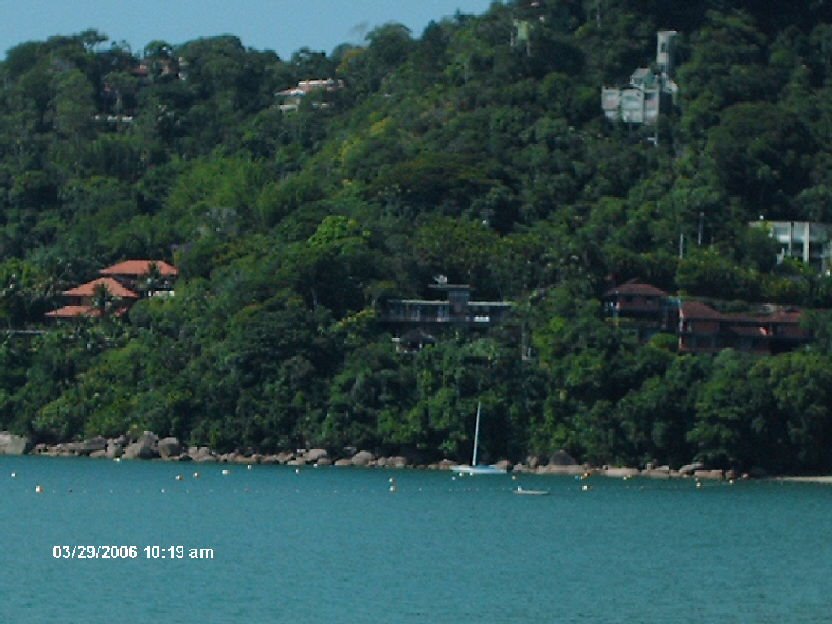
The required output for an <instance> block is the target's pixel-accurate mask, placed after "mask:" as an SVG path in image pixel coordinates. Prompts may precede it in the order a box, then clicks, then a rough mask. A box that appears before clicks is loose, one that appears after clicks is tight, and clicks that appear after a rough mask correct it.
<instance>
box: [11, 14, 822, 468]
mask: <svg viewBox="0 0 832 624" xmlns="http://www.w3.org/2000/svg"><path fill="white" fill-rule="evenodd" d="M769 4H770V3H766V2H758V1H754V0H741V1H740V0H731V1H729V0H685V1H684V2H665V1H662V0H617V1H615V2H609V1H605V0H540V1H539V2H534V3H530V2H528V1H527V0H523V1H511V2H506V3H504V4H496V3H495V4H494V5H493V6H492V8H491V10H490V11H488V12H487V13H486V14H484V15H482V16H467V15H457V16H455V17H454V18H452V19H446V20H442V21H439V22H436V23H432V24H430V25H429V26H428V27H427V28H426V29H425V31H424V32H423V33H411V32H409V31H408V30H407V29H406V28H404V27H402V26H400V25H397V24H388V25H385V26H382V27H379V28H377V29H375V30H374V31H372V32H371V33H370V34H369V35H368V36H367V39H366V43H365V45H362V46H350V45H343V46H341V47H338V48H336V49H335V50H334V51H333V52H332V54H330V55H326V54H323V53H318V52H314V51H310V50H307V49H303V50H300V51H298V52H297V53H295V54H294V55H293V56H292V57H291V58H290V59H280V58H278V57H277V56H276V55H275V54H274V53H272V52H268V51H258V50H252V49H248V48H246V47H245V45H244V43H245V42H241V41H239V40H238V39H236V38H234V37H219V38H207V39H199V40H195V41H190V42H186V43H181V44H178V43H177V44H173V43H169V42H163V41H154V42H151V43H149V44H148V45H147V46H146V48H145V49H144V50H142V51H131V50H129V49H126V48H125V47H122V46H120V45H119V44H117V43H113V42H111V41H110V40H109V39H108V38H107V37H106V36H105V35H103V34H100V33H98V32H95V31H89V32H85V33H81V34H79V35H77V36H73V37H54V38H50V39H49V40H47V41H42V42H29V43H24V44H21V45H18V46H16V47H14V48H12V49H11V50H9V51H8V52H7V55H6V58H5V60H4V61H3V62H2V64H0V136H1V137H2V139H1V140H0V249H1V250H2V256H0V258H1V259H2V261H1V262H0V286H2V293H0V319H2V322H3V325H4V327H5V328H6V329H8V330H22V329H46V330H47V331H46V332H45V333H42V334H28V333H25V334H24V333H19V332H18V331H9V332H7V333H6V334H3V338H2V344H0V429H2V428H5V429H9V430H11V431H15V432H18V433H26V434H28V435H29V436H31V437H32V438H33V439H34V440H36V441H45V442H56V441H61V440H71V439H76V438H82V437H88V436H93V435H99V434H100V435H104V436H112V435H118V434H121V433H124V432H128V431H129V432H136V431H138V432H140V431H142V430H144V429H150V430H153V431H155V432H156V433H158V434H160V435H175V436H178V437H179V438H180V439H181V440H184V441H188V442H191V443H193V444H208V445H210V446H212V447H214V448H217V449H226V450H228V449H233V448H240V449H246V448H247V449H258V450H262V451H272V450H276V449H283V448H295V447H308V446H323V447H327V448H331V449H339V448H342V447H344V446H345V445H351V446H355V447H360V448H370V449H376V450H379V451H382V452H389V453H417V452H418V453H420V454H422V455H423V456H426V457H430V458H438V457H441V456H447V457H452V458H457V459H464V458H467V454H468V453H469V449H470V443H471V437H472V435H473V430H472V429H473V417H474V413H475V411H476V405H477V402H478V401H481V402H482V407H483V413H484V414H487V415H488V417H487V418H485V419H484V424H483V434H482V447H483V448H484V452H485V454H486V457H485V459H489V458H490V459H491V460H496V459H498V458H500V457H507V458H511V459H515V460H517V459H523V458H524V457H526V455H528V454H540V455H544V456H545V455H548V454H550V453H552V452H554V451H556V450H557V449H561V448H563V449H566V450H567V451H568V452H570V453H571V454H573V455H574V456H575V457H577V458H578V459H580V460H582V461H589V462H597V463H616V462H622V463H629V464H634V465H638V464H642V463H644V462H647V461H658V462H660V463H670V464H672V465H678V464H680V463H686V462H688V461H690V460H692V459H694V458H697V459H701V460H703V461H705V462H707V463H709V464H711V465H713V466H714V467H736V468H742V469H749V468H751V467H761V468H765V469H767V470H771V471H780V472H800V471H819V470H827V471H828V470H832V454H830V452H829V448H830V445H832V413H831V412H830V410H831V409H832V396H830V394H832V324H830V321H829V319H828V315H827V314H826V313H825V312H823V311H822V310H823V309H824V308H828V307H830V306H832V278H830V277H828V276H823V275H818V272H817V271H816V270H814V269H812V268H810V267H807V266H803V265H801V264H800V263H799V262H796V261H786V262H784V263H781V264H777V263H776V261H775V259H776V251H777V246H776V244H775V243H774V241H772V240H771V239H770V238H769V237H768V235H767V234H766V232H765V231H764V230H763V229H753V228H749V227H748V223H749V222H751V221H755V220H758V219H759V218H760V216H763V217H764V218H765V219H783V220H807V221H819V222H827V223H828V222H832V166H830V165H832V143H830V135H831V134H832V3H830V2H827V1H826V0H805V1H799V2H798V1H796V2H786V3H777V8H776V10H772V9H770V8H769ZM515 20H521V21H525V22H526V23H527V24H530V25H531V26H530V28H529V31H528V33H529V38H528V41H527V42H523V44H522V45H516V44H517V42H516V40H515V35H516V30H515ZM662 29H672V30H677V31H679V33H680V35H679V38H678V39H679V45H678V55H677V56H678V58H677V60H676V63H677V70H676V73H675V81H676V83H677V84H678V85H679V93H678V98H677V106H676V108H675V109H674V110H673V111H672V112H670V113H669V114H663V115H662V116H661V118H660V122H659V124H658V127H657V128H656V129H655V134H656V136H657V138H658V140H657V141H655V140H653V141H651V140H648V139H649V138H651V137H654V129H653V128H649V129H648V128H640V127H637V126H627V125H624V124H614V123H610V122H609V121H607V120H606V119H605V118H604V115H603V113H602V111H601V106H600V93H601V87H602V86H603V85H615V84H621V83H625V82H626V81H627V80H628V78H629V76H630V74H631V72H632V71H633V70H634V69H635V68H636V67H639V66H643V65H646V64H648V63H649V62H650V61H651V60H652V59H653V58H654V57H655V49H656V31H657V30H662ZM108 34H109V35H110V36H112V37H113V38H114V39H117V38H118V35H119V33H108ZM513 43H514V44H515V45H513ZM325 78H333V79H335V80H342V81H343V87H342V88H339V89H334V90H332V91H322V92H320V93H318V94H317V95H313V96H310V97H307V98H305V99H304V100H303V102H302V103H301V104H300V106H299V108H298V109H297V110H281V108H280V107H279V105H280V104H281V103H282V100H281V97H280V96H278V95H276V94H277V93H278V92H280V91H283V90H286V89H289V88H291V87H293V86H295V85H296V84H297V83H298V81H301V80H307V79H325ZM700 232H701V235H700ZM680 237H682V238H683V240H685V241H686V245H685V250H684V254H683V257H682V258H680V255H679V241H680ZM697 243H699V244H697ZM127 258H158V259H162V260H166V261H168V262H171V263H173V264H175V265H176V266H177V267H178V268H179V270H180V278H179V280H178V282H177V284H176V294H175V297H173V298H170V299H153V298H149V299H143V300H141V301H139V302H138V303H137V304H136V305H135V306H133V308H132V309H131V310H130V312H129V315H127V316H126V317H123V318H116V317H109V318H103V319H90V320H79V321H77V322H71V323H59V324H55V323H54V322H51V323H47V322H46V321H45V320H44V313H46V312H47V311H49V310H52V309H54V308H56V307H58V306H59V305H61V303H60V301H61V292H62V291H64V290H66V289H68V288H70V287H72V286H73V285H75V284H78V283H81V282H85V281H87V280H90V279H92V278H93V277H95V276H96V272H97V270H98V269H99V268H101V267H104V266H107V265H109V264H113V263H115V262H119V261H121V260H124V259H127ZM439 274H442V275H446V276H448V279H449V280H450V281H451V282H456V283H468V284H471V286H472V287H473V289H474V295H475V297H476V298H477V299H486V300H489V299H490V300H510V301H514V302H515V304H516V305H515V307H514V311H513V318H512V320H511V321H510V322H509V323H507V324H504V325H503V326H498V327H495V328H494V329H493V330H491V331H488V332H484V333H482V332H481V333H476V334H474V333H469V332H466V331H459V332H450V333H448V334H446V335H444V336H442V337H441V339H439V340H438V341H437V342H436V344H434V345H432V346H429V347H427V348H424V349H422V350H421V351H418V352H416V353H409V354H402V353H397V351H396V349H395V346H394V344H393V343H392V342H391V330H390V328H389V327H386V326H384V325H383V324H381V323H379V321H378V311H379V306H380V304H381V302H383V301H384V300H385V298H386V297H391V296H395V297H417V296H426V295H427V294H428V291H427V289H426V287H427V285H428V284H429V283H431V282H432V281H433V278H434V276H436V275H439ZM631 278H638V279H640V280H642V281H645V282H649V283H651V284H654V285H656V286H658V287H660V288H663V289H665V290H666V291H668V292H672V293H677V292H678V293H687V294H691V295H697V296H709V297H716V298H720V299H723V300H728V301H732V300H741V301H748V302H761V301H767V302H773V303H780V304H791V305H799V306H802V307H804V308H807V309H815V310H817V312H816V313H814V314H810V315H808V316H809V323H811V325H812V329H813V331H814V334H815V340H814V342H812V343H811V345H809V346H806V347H803V348H801V349H799V350H796V351H793V352H790V353H784V354H780V355H777V356H771V357H756V356H751V355H748V354H744V353H740V352H737V351H734V350H730V349H728V350H724V351H722V352H720V353H718V354H715V355H683V354H678V353H676V352H675V348H674V344H675V343H674V340H673V338H672V337H668V336H666V335H665V336H662V335H659V336H657V337H655V338H653V339H652V340H651V341H650V342H649V343H647V344H639V342H638V341H637V340H636V339H635V337H634V336H633V335H632V334H631V333H628V332H625V331H622V330H621V329H620V328H617V327H616V326H615V325H614V324H611V323H610V322H609V321H608V320H607V319H605V317H604V310H603V306H602V305H601V302H600V299H601V296H602V295H603V293H604V292H605V290H606V289H608V288H609V287H610V286H612V285H614V284H618V283H622V282H624V281H626V280H628V279H631ZM521 354H522V355H523V356H524V357H521Z"/></svg>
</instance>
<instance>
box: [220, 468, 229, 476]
mask: <svg viewBox="0 0 832 624" xmlns="http://www.w3.org/2000/svg"><path fill="white" fill-rule="evenodd" d="M230 473H231V471H230V470H229V469H228V468H223V469H222V474H224V475H228V474H230Z"/></svg>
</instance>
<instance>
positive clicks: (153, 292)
mask: <svg viewBox="0 0 832 624" xmlns="http://www.w3.org/2000/svg"><path fill="white" fill-rule="evenodd" d="M99 273H100V274H101V275H104V276H106V277H111V278H113V279H115V280H117V281H118V282H119V283H120V284H122V285H123V286H125V287H126V288H129V289H131V290H133V291H135V292H138V293H142V294H144V295H145V296H147V297H154V296H173V284H174V282H175V281H176V278H177V277H178V276H179V269H177V268H176V267H175V266H173V265H172V264H168V263H167V262H165V261H164V260H125V261H124V262H119V263H118V264H114V265H112V266H108V267H107V268H105V269H101V270H100V271H99Z"/></svg>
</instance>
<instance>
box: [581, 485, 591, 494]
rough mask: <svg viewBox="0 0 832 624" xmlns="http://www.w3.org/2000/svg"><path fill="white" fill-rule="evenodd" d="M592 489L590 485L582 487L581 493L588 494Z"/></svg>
mask: <svg viewBox="0 0 832 624" xmlns="http://www.w3.org/2000/svg"><path fill="white" fill-rule="evenodd" d="M591 489H592V486H591V485H582V486H581V492H589V491H590V490H591Z"/></svg>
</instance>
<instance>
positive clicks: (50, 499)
mask: <svg viewBox="0 0 832 624" xmlns="http://www.w3.org/2000/svg"><path fill="white" fill-rule="evenodd" d="M223 468H228V469H230V474H228V475H223V474H222V472H221V471H222V469H223ZM194 471H199V473H200V478H199V479H194V478H193V476H192V475H193V472H194ZM12 472H14V473H15V474H16V477H15V478H12V477H11V473H12ZM177 474H182V475H183V477H184V479H183V480H181V481H177V480H176V479H175V476H176V475H177ZM390 477H395V479H396V481H397V486H398V492H396V493H390V492H389V491H388V490H389V482H388V479H389V478H390ZM521 482H522V483H523V485H524V486H526V487H529V488H533V487H538V488H545V489H548V490H550V492H551V495H550V496H545V497H523V496H515V495H513V494H512V493H511V490H512V488H513V487H515V486H516V484H517V482H515V481H512V480H511V478H510V477H503V476H485V477H473V478H470V477H469V478H465V479H456V480H453V479H452V478H451V475H450V474H448V473H434V472H420V471H389V470H360V469H343V468H321V469H311V468H304V469H302V470H301V471H300V473H299V474H296V473H295V470H294V469H292V468H286V467H273V466H255V467H254V468H253V469H252V470H247V469H246V468H245V467H244V466H242V467H240V466H231V467H229V466H219V465H199V466H197V465H194V464H168V463H160V462H126V461H125V462H121V463H116V462H112V461H106V460H88V459H53V458H35V457H22V458H12V457H0V557H2V565H0V622H56V621H57V622H83V623H95V622H112V621H122V622H139V623H141V622H153V623H156V622H160V621H163V620H165V621H184V620H187V621H200V622H291V623H305V622H310V623H311V622H315V623H320V622H345V623H362V622H368V623H386V622H402V623H409V622H414V623H416V622H419V623H422V622H427V623H430V622H450V623H468V622H471V623H473V622H477V623H481V622H486V623H488V622H494V623H497V622H513V623H525V622H535V623H538V622H564V623H566V622H626V623H629V622H634V623H637V622H662V623H669V622H680V623H681V622H685V623H687V622H691V623H694V622H695V623H697V624H702V623H712V622H719V623H722V624H724V623H730V622H753V623H764V622H777V623H781V622H824V623H827V622H830V621H832V487H830V486H823V485H812V484H790V483H787V484H781V483H770V482H750V483H738V484H736V485H733V486H731V485H728V484H717V483H713V484H710V483H708V484H705V487H703V488H701V489H696V488H694V487H693V483H691V482H690V481H673V482H671V481H651V480H638V479H635V480H629V481H620V480H613V479H605V478H595V479H594V480H592V481H591V483H592V490H591V491H589V492H582V491H581V483H580V482H578V481H575V480H574V479H572V478H566V477H537V478H532V477H523V478H522V481H521ZM38 484H40V485H42V486H43V489H44V492H43V493H42V494H36V493H35V486H36V485H38ZM55 545H69V546H72V545H135V546H137V547H138V551H139V553H138V557H136V558H135V559H126V560H125V559H109V560H103V559H97V560H95V559H92V560H90V559H56V558H54V557H53V546H55ZM149 545H158V546H161V547H163V548H164V547H166V546H170V545H174V546H183V547H184V551H183V552H184V554H185V557H184V558H182V559H173V560H171V559H162V558H158V559H153V558H147V557H146V556H145V551H144V547H145V546H149ZM191 548H211V549H213V553H214V556H213V559H189V558H188V557H187V555H188V554H189V549H191Z"/></svg>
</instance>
